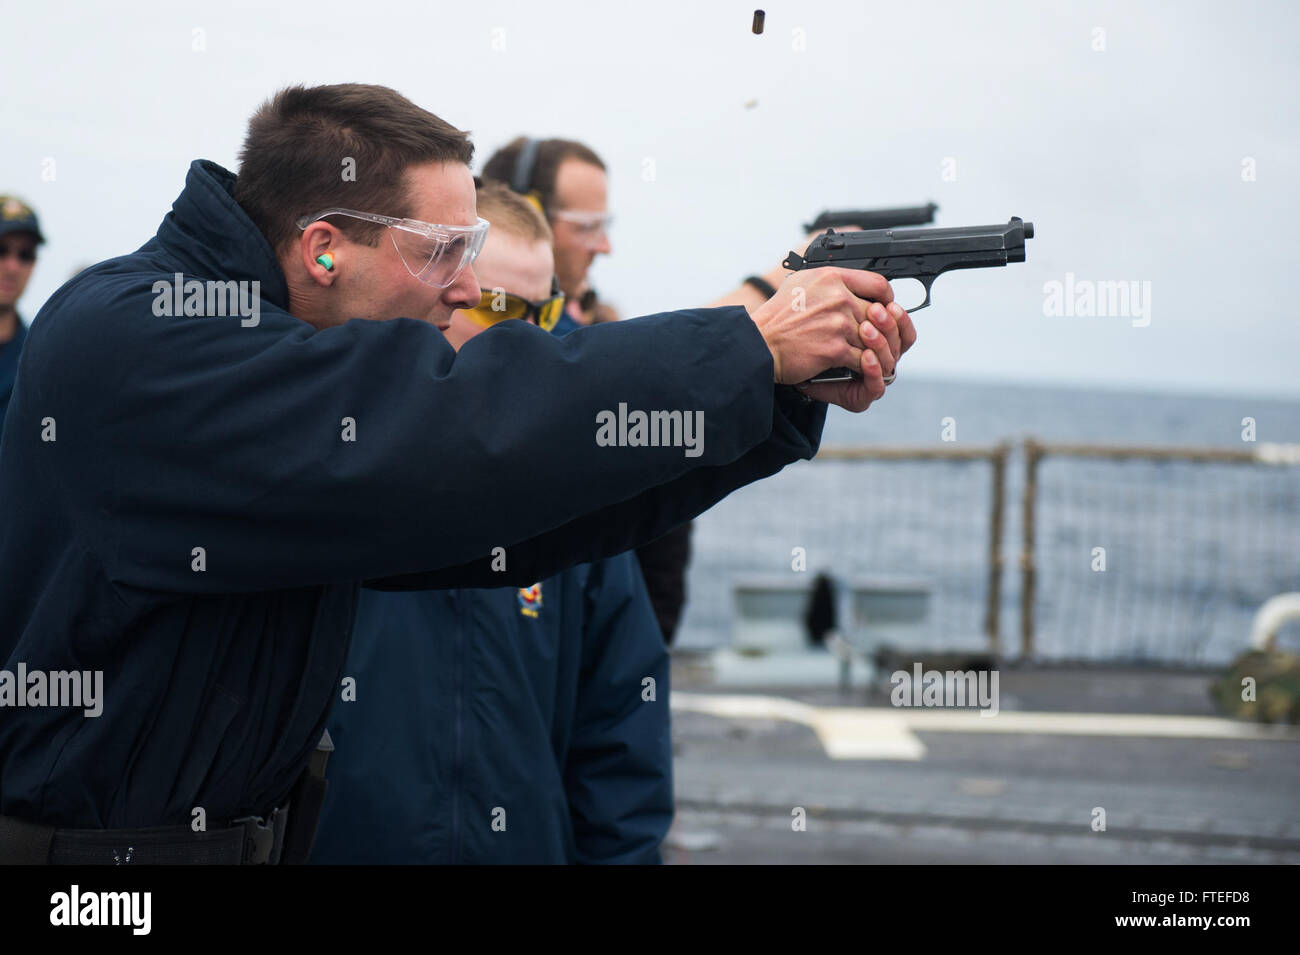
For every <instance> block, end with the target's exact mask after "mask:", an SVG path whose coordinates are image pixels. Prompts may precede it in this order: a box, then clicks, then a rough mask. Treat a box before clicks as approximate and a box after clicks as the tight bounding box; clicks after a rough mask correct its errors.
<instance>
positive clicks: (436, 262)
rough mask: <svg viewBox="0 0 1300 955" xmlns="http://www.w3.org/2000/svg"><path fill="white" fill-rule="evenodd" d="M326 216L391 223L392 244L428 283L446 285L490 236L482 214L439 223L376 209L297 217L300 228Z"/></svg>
mask: <svg viewBox="0 0 1300 955" xmlns="http://www.w3.org/2000/svg"><path fill="white" fill-rule="evenodd" d="M326 216H348V217H349V218H352V219H363V220H365V221H366V222H375V223H378V224H379V225H386V226H388V235H389V237H390V238H391V239H392V240H393V247H394V248H395V249H397V254H398V256H399V257H400V258H401V260H402V264H403V265H405V266H406V271H408V272H410V273H411V275H413V276H414V277H415V278H416V279H418V280H419V281H421V282H423V283H424V284H425V285H432V286H433V287H434V288H446V287H447V286H449V285H451V283H453V282H455V281H456V278H457V277H458V276H459V275H460V273H461V272H463V271H465V269H466V268H467V267H468V266H469V265H470V264H471V263H472V262H473V261H474V260H475V259H476V258H478V254H479V252H481V251H482V249H483V240H484V239H486V238H487V233H488V221H487V220H486V219H484V218H482V217H479V218H478V221H477V222H476V223H475V224H474V225H438V224H437V223H433V222H421V221H420V220H419V219H394V218H393V217H392V216H381V215H379V214H378V213H375V212H357V211H356V210H355V209H326V210H325V211H324V212H317V213H316V214H315V215H310V216H302V217H301V218H299V219H298V222H297V225H298V228H299V229H306V228H307V226H309V225H311V224H312V223H313V222H317V221H319V220H321V219H324V218H325V217H326Z"/></svg>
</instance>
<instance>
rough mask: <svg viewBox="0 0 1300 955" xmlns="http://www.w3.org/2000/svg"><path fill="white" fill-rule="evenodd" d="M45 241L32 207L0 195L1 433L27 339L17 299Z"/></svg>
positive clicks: (25, 285) (25, 284) (29, 277)
mask: <svg viewBox="0 0 1300 955" xmlns="http://www.w3.org/2000/svg"><path fill="white" fill-rule="evenodd" d="M44 241H45V237H44V236H43V235H41V226H40V223H39V222H38V221H37V219H36V213H35V212H33V211H32V208H31V206H29V205H27V204H26V203H25V202H23V201H22V200H20V199H16V198H14V197H13V196H0V433H3V429H4V420H5V412H6V411H8V410H9V396H10V395H11V394H13V390H14V378H15V377H16V376H17V374H18V356H19V355H20V354H21V353H22V350H23V342H24V341H25V340H26V339H27V326H25V325H24V324H23V320H22V318H21V317H20V316H19V315H18V300H19V299H20V298H22V297H23V292H24V291H25V290H26V289H27V283H28V281H29V280H30V279H31V277H32V271H33V269H35V267H36V247H37V246H38V245H40V244H41V243H42V242H44Z"/></svg>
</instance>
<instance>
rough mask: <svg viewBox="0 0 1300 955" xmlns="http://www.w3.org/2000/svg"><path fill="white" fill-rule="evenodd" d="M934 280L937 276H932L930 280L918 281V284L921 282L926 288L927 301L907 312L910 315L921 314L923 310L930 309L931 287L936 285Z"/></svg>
mask: <svg viewBox="0 0 1300 955" xmlns="http://www.w3.org/2000/svg"><path fill="white" fill-rule="evenodd" d="M934 279H935V276H931V277H930V278H929V279H922V278H918V279H917V281H918V282H920V283H921V284H922V285H923V286H925V301H924V302H922V303H921V304H920V305H917V306H916V307H915V308H909V309H908V310H907V313H908V314H909V315H910V314H912V313H913V312H919V311H920V310H921V309H923V308H929V307H930V286H931V285H933V284H934Z"/></svg>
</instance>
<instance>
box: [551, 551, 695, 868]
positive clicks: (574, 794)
mask: <svg viewBox="0 0 1300 955" xmlns="http://www.w3.org/2000/svg"><path fill="white" fill-rule="evenodd" d="M648 679H650V680H653V681H654V682H653V684H649V683H647V680H648ZM651 690H653V693H652V692H651ZM650 696H653V698H652V699H647V697H650ZM672 759H673V753H672V734H671V725H670V719H669V708H668V650H667V648H666V647H665V645H664V641H663V637H662V636H660V634H659V627H658V624H657V623H656V622H655V617H654V611H653V608H651V606H650V598H649V596H648V595H647V594H646V589H645V583H644V582H643V581H642V579H641V573H640V570H639V569H638V567H637V565H636V561H635V559H634V558H633V555H631V554H621V555H619V556H618V557H615V558H612V559H611V560H607V561H603V562H601V563H598V564H596V565H594V566H593V567H592V573H591V576H590V578H589V579H588V583H587V593H586V618H585V620H584V627H583V667H582V677H581V680H580V682H579V687H578V700H577V710H576V713H575V716H574V724H573V736H572V738H571V740H570V743H569V751H568V755H567V758H566V760H565V768H564V784H565V791H566V793H567V795H568V798H569V811H570V815H571V817H572V820H573V834H574V843H575V845H576V848H577V859H576V861H578V862H579V863H633V864H646V863H658V862H659V861H660V856H659V845H660V843H661V842H662V841H663V839H664V836H665V835H666V834H667V832H668V827H669V826H670V825H671V824H672V821H673V773H672Z"/></svg>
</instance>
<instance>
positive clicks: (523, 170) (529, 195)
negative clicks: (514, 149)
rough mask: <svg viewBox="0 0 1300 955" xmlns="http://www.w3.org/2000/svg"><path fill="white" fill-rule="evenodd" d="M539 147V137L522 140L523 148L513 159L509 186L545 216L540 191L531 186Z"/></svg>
mask: <svg viewBox="0 0 1300 955" xmlns="http://www.w3.org/2000/svg"><path fill="white" fill-rule="evenodd" d="M541 148H542V141H541V140H540V139H525V140H524V145H523V148H522V149H520V150H519V158H518V159H516V160H515V169H514V172H513V174H512V175H511V176H510V188H511V189H513V190H514V191H515V192H517V193H519V195H521V196H523V197H524V198H525V199H527V200H528V201H529V202H531V203H532V204H533V206H534V207H535V208H536V209H537V211H538V212H540V213H541V214H542V215H543V216H545V215H546V210H545V209H544V208H543V207H542V196H541V193H539V192H538V191H537V190H536V189H534V188H533V175H534V174H535V173H536V172H537V154H538V152H540V151H541Z"/></svg>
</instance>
